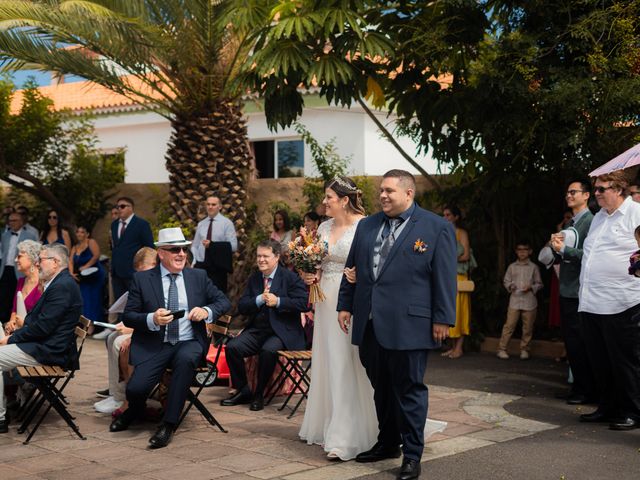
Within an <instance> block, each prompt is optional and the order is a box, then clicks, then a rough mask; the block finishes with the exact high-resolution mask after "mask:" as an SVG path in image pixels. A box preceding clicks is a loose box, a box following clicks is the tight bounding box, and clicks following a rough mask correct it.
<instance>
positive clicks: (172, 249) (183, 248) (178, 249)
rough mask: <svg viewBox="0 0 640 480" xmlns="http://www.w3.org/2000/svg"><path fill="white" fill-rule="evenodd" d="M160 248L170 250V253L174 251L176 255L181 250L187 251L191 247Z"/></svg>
mask: <svg viewBox="0 0 640 480" xmlns="http://www.w3.org/2000/svg"><path fill="white" fill-rule="evenodd" d="M160 250H162V251H165V252H170V253H173V254H174V255H177V254H179V253H180V252H183V253H187V252H188V251H189V247H171V248H161V249H160Z"/></svg>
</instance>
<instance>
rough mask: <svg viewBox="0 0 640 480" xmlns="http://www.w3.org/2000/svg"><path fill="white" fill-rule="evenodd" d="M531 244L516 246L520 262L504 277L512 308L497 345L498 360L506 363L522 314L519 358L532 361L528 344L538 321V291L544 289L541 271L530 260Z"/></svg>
mask: <svg viewBox="0 0 640 480" xmlns="http://www.w3.org/2000/svg"><path fill="white" fill-rule="evenodd" d="M531 253H532V251H531V245H530V244H529V242H527V241H521V242H518V243H517V244H516V256H517V257H518V260H516V261H515V262H513V263H512V264H511V265H509V268H507V273H505V275H504V287H505V288H506V289H507V290H508V291H509V292H510V293H511V296H510V297H509V309H508V310H507V320H506V322H505V324H504V327H503V328H502V336H501V337H500V344H499V346H498V358H501V359H503V360H506V359H507V358H509V355H508V354H507V345H508V344H509V340H510V339H511V335H513V331H514V330H515V328H516V325H517V323H518V319H519V318H520V315H522V340H520V359H521V360H527V359H528V358H529V342H531V337H532V335H533V324H534V323H535V321H536V310H537V307H538V301H537V299H536V292H537V291H538V290H540V289H541V288H542V280H541V279H540V269H539V268H538V266H537V265H536V264H535V263H533V262H532V261H531V260H529V257H530V256H531Z"/></svg>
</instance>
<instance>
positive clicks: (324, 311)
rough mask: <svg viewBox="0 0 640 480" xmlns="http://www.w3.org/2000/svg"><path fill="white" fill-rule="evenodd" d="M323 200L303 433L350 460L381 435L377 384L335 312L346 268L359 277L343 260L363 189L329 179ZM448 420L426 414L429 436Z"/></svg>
mask: <svg viewBox="0 0 640 480" xmlns="http://www.w3.org/2000/svg"><path fill="white" fill-rule="evenodd" d="M322 203H323V205H324V206H325V207H326V214H327V216H329V217H331V218H330V219H329V220H327V221H326V222H323V223H321V224H320V226H319V227H318V234H319V235H320V237H321V238H322V239H323V240H324V241H326V242H327V246H328V251H329V253H328V255H327V256H326V257H325V258H324V260H323V261H322V265H321V268H320V270H319V271H318V273H316V274H305V273H303V274H302V277H303V279H304V281H305V283H307V284H308V285H310V284H311V283H313V282H314V281H318V280H319V281H320V288H321V289H322V291H323V292H324V294H325V295H326V299H325V300H324V302H320V303H316V304H315V315H314V327H313V328H314V333H313V346H312V351H313V367H312V369H311V386H310V388H309V398H308V400H307V407H306V409H305V414H304V420H303V421H302V427H301V428H300V433H299V435H300V438H301V439H302V440H305V441H306V442H307V443H308V444H309V445H311V444H318V445H322V446H323V447H324V450H325V452H327V457H328V458H329V459H331V460H338V459H340V460H351V459H352V458H355V457H356V455H357V454H358V453H361V452H364V451H366V450H369V449H370V448H371V446H372V445H373V444H375V443H376V440H377V437H378V419H377V416H376V410H375V405H374V402H373V388H372V387H371V383H370V382H369V379H368V378H367V374H366V372H365V370H364V367H363V366H362V364H361V363H360V357H359V354H358V347H356V346H355V345H352V344H351V330H349V333H348V335H345V334H344V332H343V331H342V330H341V329H340V326H339V324H338V320H337V315H338V314H337V312H336V306H337V304H338V292H339V289H340V282H341V280H342V275H343V273H344V274H345V276H346V277H347V280H348V281H349V282H351V283H353V282H355V280H356V272H355V268H354V269H351V270H350V269H345V268H344V265H345V262H346V260H347V255H348V254H349V250H350V248H351V242H352V241H353V236H354V234H355V231H356V227H357V225H358V222H359V221H360V220H361V219H362V218H364V213H365V212H364V206H363V204H362V192H361V191H360V190H358V188H357V187H356V185H355V183H354V182H353V180H351V179H350V178H347V177H340V176H336V177H335V178H334V179H333V180H330V181H328V182H326V183H325V196H324V200H323V201H322ZM446 425H447V424H446V422H439V421H437V420H431V419H427V424H426V425H425V440H426V438H427V437H429V436H430V435H432V434H433V433H436V432H441V431H443V430H444V429H445V427H446Z"/></svg>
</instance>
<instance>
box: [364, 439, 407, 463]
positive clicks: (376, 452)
mask: <svg viewBox="0 0 640 480" xmlns="http://www.w3.org/2000/svg"><path fill="white" fill-rule="evenodd" d="M400 455H402V452H401V451H400V447H399V446H397V445H395V446H386V445H383V444H381V443H380V442H378V443H376V444H375V445H374V446H373V448H371V450H367V451H366V452H362V453H359V454H358V455H356V462H360V463H369V462H379V461H380V460H385V459H387V458H398V457H399V456H400Z"/></svg>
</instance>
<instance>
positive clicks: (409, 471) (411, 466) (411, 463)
mask: <svg viewBox="0 0 640 480" xmlns="http://www.w3.org/2000/svg"><path fill="white" fill-rule="evenodd" d="M419 476H420V462H419V461H417V460H411V459H410V458H405V459H404V460H402V467H400V473H399V474H398V477H397V478H398V480H411V479H412V478H418V477H419Z"/></svg>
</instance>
